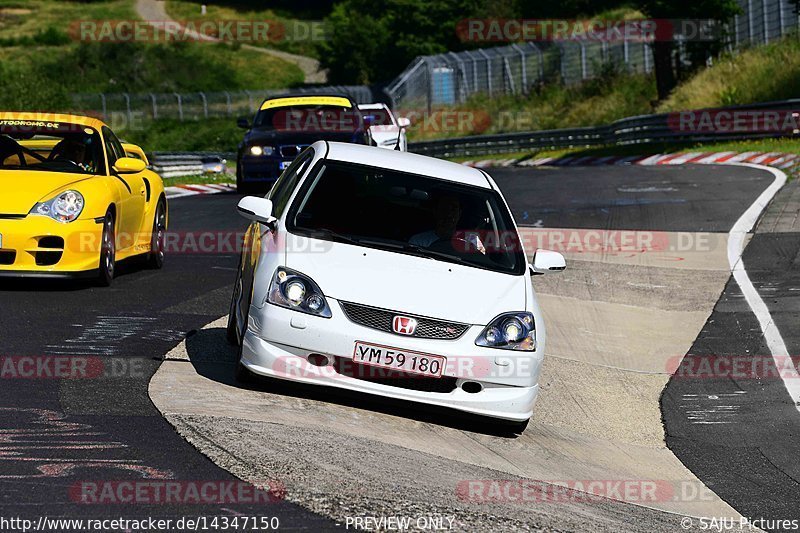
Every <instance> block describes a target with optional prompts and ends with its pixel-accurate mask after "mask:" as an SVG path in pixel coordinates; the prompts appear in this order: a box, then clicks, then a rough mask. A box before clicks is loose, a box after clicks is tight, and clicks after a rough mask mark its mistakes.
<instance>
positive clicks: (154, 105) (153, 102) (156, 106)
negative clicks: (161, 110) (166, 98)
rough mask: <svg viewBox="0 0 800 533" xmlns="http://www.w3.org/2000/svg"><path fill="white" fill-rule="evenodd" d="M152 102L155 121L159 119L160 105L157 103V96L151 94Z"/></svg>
mask: <svg viewBox="0 0 800 533" xmlns="http://www.w3.org/2000/svg"><path fill="white" fill-rule="evenodd" d="M150 102H151V103H152V104H153V120H156V119H157V118H158V104H157V103H156V95H154V94H153V93H150Z"/></svg>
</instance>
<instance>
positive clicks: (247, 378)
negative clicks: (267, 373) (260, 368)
mask: <svg viewBox="0 0 800 533" xmlns="http://www.w3.org/2000/svg"><path fill="white" fill-rule="evenodd" d="M233 377H234V379H235V380H236V381H238V382H239V383H253V382H255V381H256V375H255V374H253V373H252V372H250V370H248V368H247V367H246V366H244V365H243V364H242V346H241V345H240V346H239V350H238V353H237V356H236V370H235V371H234V373H233Z"/></svg>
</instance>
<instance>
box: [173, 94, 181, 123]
mask: <svg viewBox="0 0 800 533" xmlns="http://www.w3.org/2000/svg"><path fill="white" fill-rule="evenodd" d="M172 94H174V95H175V98H177V99H178V119H179V120H180V121H181V122H183V99H182V98H181V95H179V94H178V93H172Z"/></svg>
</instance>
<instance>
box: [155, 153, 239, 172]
mask: <svg viewBox="0 0 800 533" xmlns="http://www.w3.org/2000/svg"><path fill="white" fill-rule="evenodd" d="M215 157H216V158H222V159H225V160H226V161H230V160H231V159H235V158H236V154H234V153H230V152H225V153H220V152H155V153H153V154H151V155H150V156H149V159H150V168H152V169H153V170H154V171H155V172H157V173H158V174H159V175H160V176H161V177H162V178H179V177H184V176H196V175H198V174H205V173H216V172H215V171H212V170H210V168H209V164H208V163H204V159H208V158H215Z"/></svg>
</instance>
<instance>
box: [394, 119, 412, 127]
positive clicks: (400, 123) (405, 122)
mask: <svg viewBox="0 0 800 533" xmlns="http://www.w3.org/2000/svg"><path fill="white" fill-rule="evenodd" d="M397 125H398V126H400V127H401V128H407V127H409V126H410V125H411V119H409V118H406V117H398V119H397Z"/></svg>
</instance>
